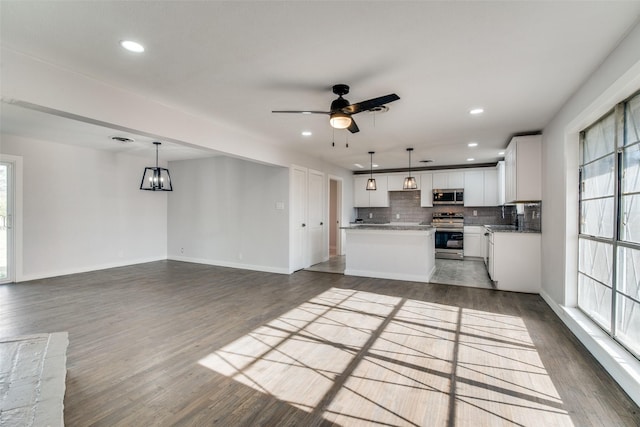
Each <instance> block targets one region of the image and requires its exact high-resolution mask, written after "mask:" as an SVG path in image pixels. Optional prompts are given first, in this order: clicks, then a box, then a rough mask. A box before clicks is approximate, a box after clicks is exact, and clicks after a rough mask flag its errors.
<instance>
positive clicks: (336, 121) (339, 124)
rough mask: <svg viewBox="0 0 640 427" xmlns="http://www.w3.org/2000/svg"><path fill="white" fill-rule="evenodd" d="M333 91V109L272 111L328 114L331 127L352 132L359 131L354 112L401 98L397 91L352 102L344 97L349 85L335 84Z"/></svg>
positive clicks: (374, 107) (370, 108) (373, 108)
mask: <svg viewBox="0 0 640 427" xmlns="http://www.w3.org/2000/svg"><path fill="white" fill-rule="evenodd" d="M333 93H335V94H336V95H338V98H336V99H334V100H333V102H332V103H331V109H330V110H329V111H311V110H306V111H291V110H277V111H271V112H272V113H295V114H328V115H329V123H330V124H331V127H333V128H336V129H348V130H349V132H351V133H356V132H359V131H360V129H358V125H357V124H356V122H355V120H353V117H351V116H352V115H354V114H358V113H360V112H362V111H370V110H375V109H378V108H380V107H382V106H383V105H384V104H388V103H389V102H393V101H397V100H398V99H400V97H399V96H398V95H396V94H395V93H391V94H389V95H385V96H380V97H378V98H373V99H368V100H366V101H362V102H357V103H355V104H350V103H349V101H347V100H346V99H344V98H343V96H344V95H346V94H348V93H349V86H347V85H345V84H337V85H334V86H333Z"/></svg>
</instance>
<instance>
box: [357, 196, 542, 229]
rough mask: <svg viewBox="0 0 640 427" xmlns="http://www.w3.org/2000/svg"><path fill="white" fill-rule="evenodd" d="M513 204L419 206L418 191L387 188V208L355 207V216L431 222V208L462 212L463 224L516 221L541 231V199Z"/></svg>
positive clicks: (372, 220) (379, 220) (382, 220)
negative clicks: (529, 202) (521, 207)
mask: <svg viewBox="0 0 640 427" xmlns="http://www.w3.org/2000/svg"><path fill="white" fill-rule="evenodd" d="M517 210H518V209H516V206H489V207H464V206H459V205H452V206H434V207H432V208H423V207H421V206H420V191H390V192H389V207H388V208H357V209H356V217H357V218H361V219H362V220H363V221H364V222H368V223H387V222H419V223H425V224H430V223H431V219H432V217H433V213H434V212H462V213H464V223H465V224H466V225H485V224H492V225H498V224H500V225H518V224H516V220H519V221H520V222H519V223H520V224H522V227H523V228H524V229H531V230H536V231H540V223H541V221H540V212H541V209H540V203H531V204H526V205H524V210H523V209H520V210H521V211H523V213H522V214H520V215H519V214H518V213H517Z"/></svg>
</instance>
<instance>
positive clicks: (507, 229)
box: [485, 224, 540, 234]
mask: <svg viewBox="0 0 640 427" xmlns="http://www.w3.org/2000/svg"><path fill="white" fill-rule="evenodd" d="M485 227H486V228H488V229H489V231H491V232H493V233H537V234H540V230H528V229H522V230H518V227H516V226H515V225H486V224H485Z"/></svg>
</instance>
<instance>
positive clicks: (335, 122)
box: [329, 112, 352, 129]
mask: <svg viewBox="0 0 640 427" xmlns="http://www.w3.org/2000/svg"><path fill="white" fill-rule="evenodd" d="M351 122H352V120H351V116H349V115H348V114H345V113H341V112H337V113H331V116H330V118H329V124H331V127H333V128H336V129H346V128H348V127H349V126H351Z"/></svg>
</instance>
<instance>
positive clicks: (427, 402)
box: [0, 261, 640, 426]
mask: <svg viewBox="0 0 640 427" xmlns="http://www.w3.org/2000/svg"><path fill="white" fill-rule="evenodd" d="M56 331H68V332H69V341H70V344H69V350H68V354H67V356H68V359H67V366H68V374H67V391H66V397H65V421H66V424H67V425H69V426H86V425H95V426H131V425H188V426H191V425H222V426H230V425H292V426H299V425H305V426H319V425H332V424H337V425H393V426H396V425H429V426H438V425H443V426H444V425H448V426H454V425H458V426H463V425H487V426H489V425H491V426H493V425H575V426H589V425H616V426H637V425H640V414H639V412H638V407H637V406H636V405H635V404H634V403H633V402H632V401H631V400H630V399H629V398H628V397H627V396H626V395H625V394H624V392H623V391H622V390H621V389H620V388H619V387H618V386H617V384H615V382H614V381H613V380H612V379H611V378H610V377H609V375H608V374H607V373H606V372H605V371H604V370H603V369H602V367H601V366H600V365H599V364H598V363H597V362H596V361H595V360H594V359H593V358H592V357H591V355H590V354H588V353H587V352H586V350H585V349H584V348H583V347H582V345H581V344H580V343H579V342H578V341H577V340H576V339H575V337H573V335H572V334H571V333H570V332H569V331H568V330H567V328H565V327H564V325H562V323H561V322H560V321H559V319H558V318H557V317H556V316H555V314H554V313H553V312H552V311H551V310H550V309H549V307H547V306H546V304H545V303H544V301H543V300H542V299H541V298H540V297H539V296H536V295H528V294H517V293H507V292H500V291H493V290H486V289H475V288H466V287H456V286H447V285H435V284H423V283H410V282H398V281H390V280H380V279H367V278H358V277H348V276H342V275H336V274H326V273H317V272H309V271H300V272H297V273H295V274H293V275H290V276H286V275H278V274H269V273H260V272H251V271H244V270H235V269H229V268H221V267H212V266H206V265H198V264H188V263H181V262H173V261H164V262H155V263H149V264H142V265H136V266H130V267H123V268H115V269H110V270H103V271H96V272H91V273H83V274H76V275H71V276H64V277H58V278H51V279H45V280H38V281H33V282H28V283H20V284H12V285H4V286H0V336H2V337H7V336H16V335H26V334H34V333H42V332H56Z"/></svg>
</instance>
